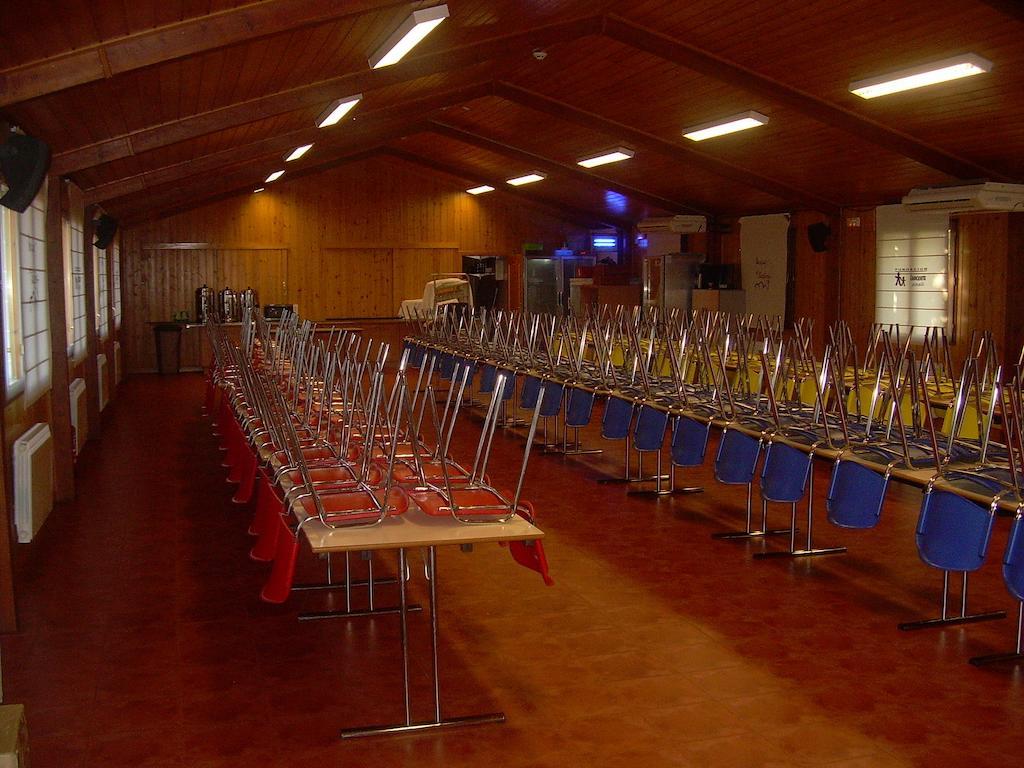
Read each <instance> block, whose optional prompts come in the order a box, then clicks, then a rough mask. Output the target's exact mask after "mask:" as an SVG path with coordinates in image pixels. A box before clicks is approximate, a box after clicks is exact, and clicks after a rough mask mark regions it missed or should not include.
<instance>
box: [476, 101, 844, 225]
mask: <svg viewBox="0 0 1024 768" xmlns="http://www.w3.org/2000/svg"><path fill="white" fill-rule="evenodd" d="M494 92H495V95H497V96H500V97H501V98H503V99H506V100H508V101H512V102H514V103H516V104H520V105H521V106H524V107H528V108H529V109H533V110H536V111H538V112H543V113H545V114H548V115H551V116H552V117H557V118H559V119H561V120H566V121H568V122H571V123H575V124H576V125H579V126H581V127H584V128H591V129H596V130H598V131H601V132H602V133H607V134H608V135H609V136H615V137H618V138H620V139H622V140H624V141H626V142H629V143H631V144H634V145H636V147H637V148H638V149H639V148H642V149H647V150H650V151H651V152H657V153H658V154H660V155H663V156H665V157H668V158H672V159H674V160H678V161H679V162H682V163H689V164H691V165H695V166H697V167H698V168H702V169H703V170H706V171H709V172H711V173H714V174H716V175H718V176H721V177H722V178H725V179H729V180H731V181H735V182H738V183H740V184H744V185H746V186H748V187H752V188H753V189H759V190H761V191H762V192H767V193H768V194H770V195H774V196H775V197H777V198H779V199H780V200H783V201H785V202H787V203H790V202H791V203H797V204H799V205H801V206H805V207H807V208H811V209H813V210H817V211H821V212H822V213H837V212H838V211H839V207H840V206H839V204H838V203H837V202H835V201H833V200H829V199H828V198H825V197H822V196H821V195H818V194H815V193H813V192H808V191H807V190H803V189H800V188H798V187H794V186H793V185H791V184H786V183H785V182H781V181H778V180H777V179H772V178H769V177H767V176H764V175H763V174H760V173H757V172H756V171H751V170H749V169H747V168H742V167H740V166H738V165H734V164H733V163H730V162H728V161H726V160H719V159H718V158H715V157H712V156H710V155H708V154H705V153H704V152H700V151H697V150H695V149H691V148H690V147H687V146H685V145H681V144H676V143H675V142H672V141H667V140H666V139H663V138H661V137H660V136H655V135H654V134H651V133H647V132H646V131H642V130H640V129H639V128H634V127H632V126H629V125H626V124H624V123H619V122H616V121H615V120H609V119H608V118H606V117H602V116H601V115H598V114H595V113H593V112H588V111H586V110H584V109H579V108H577V107H573V106H571V105H569V104H566V103H565V102H564V101H560V100H558V99H553V98H551V97H550V96H545V95H544V94H541V93H537V92H535V91H530V90H527V89H526V88H521V87H519V86H517V85H514V84H512V83H507V82H498V83H496V84H495V87H494Z"/></svg>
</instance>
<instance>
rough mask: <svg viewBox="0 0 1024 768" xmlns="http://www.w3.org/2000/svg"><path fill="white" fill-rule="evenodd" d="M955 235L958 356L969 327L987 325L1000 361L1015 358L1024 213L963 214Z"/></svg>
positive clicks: (1023, 287)
mask: <svg viewBox="0 0 1024 768" xmlns="http://www.w3.org/2000/svg"><path fill="white" fill-rule="evenodd" d="M954 227H955V232H956V239H957V267H958V290H957V297H956V298H957V307H956V318H957V328H958V336H957V344H956V346H955V349H954V354H955V356H956V359H957V360H962V359H963V357H964V356H965V355H966V354H967V352H968V349H969V346H968V345H969V344H970V341H971V330H972V329H975V328H977V329H979V330H990V331H992V333H993V334H994V337H995V341H996V345H997V347H998V349H999V351H1000V353H1002V356H1003V360H1004V361H1008V362H1010V361H1012V362H1016V361H1017V358H1018V356H1019V355H1020V352H1021V345H1022V344H1024V307H1022V304H1024V302H1022V297H1024V270H1022V269H1021V267H1020V265H1021V263H1022V259H1024V213H974V214H961V215H959V216H956V217H955V219H954Z"/></svg>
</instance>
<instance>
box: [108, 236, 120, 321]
mask: <svg viewBox="0 0 1024 768" xmlns="http://www.w3.org/2000/svg"><path fill="white" fill-rule="evenodd" d="M109 253H110V271H111V275H110V279H111V280H112V281H113V283H114V291H113V294H112V295H111V299H112V300H113V304H114V330H115V331H119V330H121V245H120V243H118V241H117V238H114V242H113V244H112V245H111V246H110V251H109Z"/></svg>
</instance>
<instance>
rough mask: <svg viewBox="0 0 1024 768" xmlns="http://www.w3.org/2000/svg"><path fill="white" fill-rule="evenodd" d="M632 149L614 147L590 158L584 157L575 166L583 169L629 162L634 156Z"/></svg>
mask: <svg viewBox="0 0 1024 768" xmlns="http://www.w3.org/2000/svg"><path fill="white" fill-rule="evenodd" d="M635 154H636V152H634V151H633V150H632V149H628V148H627V147H616V148H615V149H609V150H608V151H606V152H602V153H601V154H599V155H593V156H592V157H584V158H583V159H582V160H577V161H576V164H577V165H582V166H583V167H584V168H596V167H597V166H599V165H607V164H608V163H618V162H620V161H622V160H629V158H631V157H632V156H633V155H635Z"/></svg>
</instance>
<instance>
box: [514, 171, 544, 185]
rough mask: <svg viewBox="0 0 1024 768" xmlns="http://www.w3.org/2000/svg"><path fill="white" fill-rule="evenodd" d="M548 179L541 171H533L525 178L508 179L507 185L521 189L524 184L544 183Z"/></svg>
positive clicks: (524, 176)
mask: <svg viewBox="0 0 1024 768" xmlns="http://www.w3.org/2000/svg"><path fill="white" fill-rule="evenodd" d="M546 178H547V176H546V175H545V174H543V173H540V172H539V171H531V172H530V173H527V174H525V175H523V176H516V177H515V178H514V179H508V180H507V181H506V182H505V183H506V184H511V185H512V186H513V187H521V186H522V185H523V184H533V182H535V181H543V180H544V179H546Z"/></svg>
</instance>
